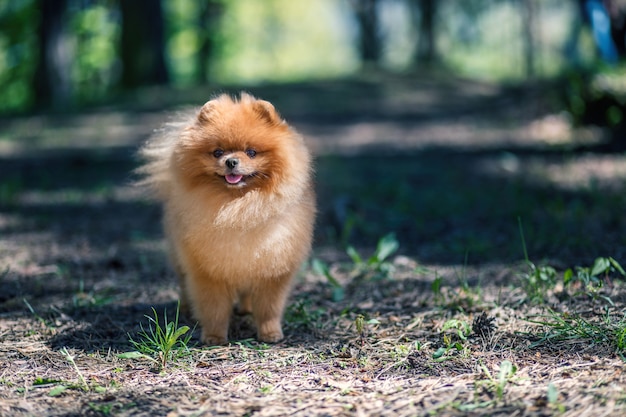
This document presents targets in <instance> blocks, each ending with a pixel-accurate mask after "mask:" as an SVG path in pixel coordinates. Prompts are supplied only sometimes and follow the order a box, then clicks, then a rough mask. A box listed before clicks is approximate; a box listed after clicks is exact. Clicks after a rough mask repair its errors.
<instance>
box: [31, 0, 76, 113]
mask: <svg viewBox="0 0 626 417" xmlns="http://www.w3.org/2000/svg"><path fill="white" fill-rule="evenodd" d="M39 10H40V11H41V17H40V21H39V27H38V33H37V36H38V39H39V51H38V52H39V62H38V64H37V69H36V71H35V80H34V85H35V103H36V105H37V106H39V107H50V106H51V107H54V108H62V107H64V106H66V105H67V103H68V102H69V101H70V99H71V96H72V80H71V76H70V75H71V72H72V71H71V66H72V57H73V47H72V42H71V38H70V37H69V36H68V33H67V30H66V27H65V22H66V21H67V19H65V13H66V10H67V1H66V0H39Z"/></svg>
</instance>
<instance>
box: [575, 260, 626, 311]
mask: <svg viewBox="0 0 626 417" xmlns="http://www.w3.org/2000/svg"><path fill="white" fill-rule="evenodd" d="M575 271H576V273H574V271H573V270H572V269H571V268H570V269H567V270H566V271H565V272H564V273H563V284H564V285H565V286H569V287H573V286H575V284H577V283H579V284H580V285H581V286H582V290H581V292H582V293H584V294H587V295H590V296H591V297H593V298H602V299H604V300H605V301H607V302H608V303H609V304H611V305H613V301H611V299H610V298H608V297H605V296H603V295H601V294H599V291H600V289H602V287H603V286H604V282H605V281H608V280H609V276H610V275H611V274H619V275H621V276H622V277H626V272H625V271H624V268H622V266H621V265H620V264H619V263H618V262H617V261H616V260H615V259H613V258H611V257H608V258H596V260H595V261H594V263H593V265H592V266H591V267H580V266H577V267H575Z"/></svg>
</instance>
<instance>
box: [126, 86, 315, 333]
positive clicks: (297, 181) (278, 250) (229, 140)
mask: <svg viewBox="0 0 626 417" xmlns="http://www.w3.org/2000/svg"><path fill="white" fill-rule="evenodd" d="M140 155H141V156H142V157H143V158H144V159H145V160H146V163H145V164H144V165H143V166H142V167H141V168H139V170H138V171H139V173H140V175H142V177H143V179H142V180H141V181H140V183H142V184H143V185H147V186H149V187H150V188H151V189H152V190H153V191H154V193H155V195H156V197H157V199H159V200H160V201H162V203H163V207H164V212H163V225H164V230H165V235H166V237H167V241H168V244H169V257H170V261H171V263H172V265H173V267H174V269H175V270H176V273H177V274H178V276H179V281H180V297H181V303H180V305H181V309H182V310H183V312H188V313H191V314H192V315H193V316H194V317H195V318H196V319H197V320H198V321H199V323H200V325H201V327H202V342H203V343H206V344H208V345H221V344H225V343H227V341H228V328H229V321H230V316H231V312H232V310H233V306H234V305H236V304H238V310H239V311H240V312H241V313H252V317H253V319H254V323H255V325H256V330H257V336H258V339H259V340H260V341H263V342H272V343H273V342H278V341H280V340H281V339H282V338H283V331H282V326H281V321H282V315H283V311H284V308H285V304H286V301H287V297H288V295H289V292H290V288H291V281H292V279H293V277H294V275H295V274H296V273H297V271H298V270H299V268H300V266H301V264H302V262H303V261H304V260H305V258H306V257H307V256H308V253H309V251H310V248H311V239H312V233H313V224H314V218H315V195H314V191H313V186H312V179H311V177H312V168H311V156H310V154H309V151H308V150H307V148H306V146H305V144H304V141H303V139H302V137H301V136H300V135H299V134H298V133H297V132H296V131H295V130H294V129H292V128H291V127H290V126H289V125H288V124H287V123H286V122H285V121H284V120H283V119H282V118H281V116H280V115H279V114H278V113H277V111H276V110H275V109H274V106H273V105H272V104H271V103H269V102H267V101H263V100H258V99H256V98H254V97H252V96H251V95H249V94H246V93H241V96H240V98H238V99H237V98H231V97H230V96H227V95H221V96H219V97H217V98H215V99H213V100H211V101H209V102H207V103H206V104H205V105H204V106H203V107H202V108H201V109H200V111H199V112H198V113H197V114H195V115H194V116H193V118H192V119H191V120H188V121H186V122H182V123H174V124H170V125H169V126H168V127H166V128H165V129H164V130H163V131H162V132H161V133H160V134H157V135H156V136H155V137H153V138H151V139H150V140H149V141H148V142H147V143H146V145H144V147H143V148H142V149H141V151H140Z"/></svg>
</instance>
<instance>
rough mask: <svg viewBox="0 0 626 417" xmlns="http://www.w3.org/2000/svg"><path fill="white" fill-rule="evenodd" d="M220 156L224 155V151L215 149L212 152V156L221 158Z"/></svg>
mask: <svg viewBox="0 0 626 417" xmlns="http://www.w3.org/2000/svg"><path fill="white" fill-rule="evenodd" d="M222 155H224V151H223V150H221V149H216V150H214V151H213V156H214V157H216V158H219V157H221V156H222Z"/></svg>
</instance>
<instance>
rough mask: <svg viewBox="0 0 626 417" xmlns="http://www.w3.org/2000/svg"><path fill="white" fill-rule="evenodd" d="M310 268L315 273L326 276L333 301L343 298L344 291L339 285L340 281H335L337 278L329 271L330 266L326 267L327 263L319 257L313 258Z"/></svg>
mask: <svg viewBox="0 0 626 417" xmlns="http://www.w3.org/2000/svg"><path fill="white" fill-rule="evenodd" d="M311 269H312V270H313V272H314V273H316V274H317V275H320V276H323V277H325V278H326V280H327V281H328V283H329V284H330V286H331V289H332V299H333V301H341V300H343V298H344V296H345V291H344V289H343V287H342V286H341V283H340V282H339V281H337V279H336V278H335V277H334V276H333V274H332V273H331V272H330V268H328V264H326V263H325V262H323V261H321V260H319V259H313V261H312V262H311Z"/></svg>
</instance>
